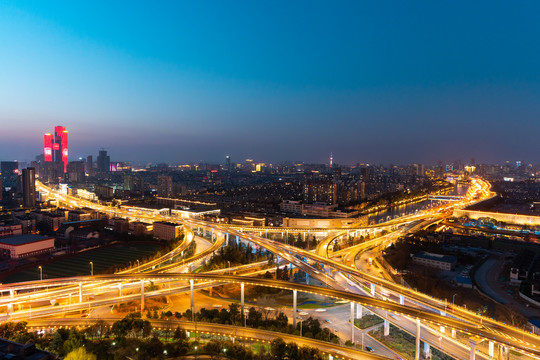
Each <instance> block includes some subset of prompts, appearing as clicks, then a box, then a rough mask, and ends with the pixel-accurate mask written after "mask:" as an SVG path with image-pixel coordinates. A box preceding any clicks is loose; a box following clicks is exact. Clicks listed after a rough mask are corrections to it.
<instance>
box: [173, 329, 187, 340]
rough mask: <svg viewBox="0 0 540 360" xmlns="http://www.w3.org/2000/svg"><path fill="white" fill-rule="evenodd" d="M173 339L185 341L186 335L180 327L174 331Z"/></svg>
mask: <svg viewBox="0 0 540 360" xmlns="http://www.w3.org/2000/svg"><path fill="white" fill-rule="evenodd" d="M173 339H174V340H177V341H178V340H186V339H187V334H186V332H185V331H184V330H183V329H180V326H177V327H176V329H175V330H174V335H173Z"/></svg>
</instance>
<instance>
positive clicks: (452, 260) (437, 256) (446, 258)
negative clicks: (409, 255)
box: [414, 251, 457, 263]
mask: <svg viewBox="0 0 540 360" xmlns="http://www.w3.org/2000/svg"><path fill="white" fill-rule="evenodd" d="M414 257H418V258H422V259H429V260H435V261H440V262H446V263H455V262H456V261H457V258H456V257H455V256H452V255H440V254H433V253H429V252H424V251H422V252H419V253H417V254H414Z"/></svg>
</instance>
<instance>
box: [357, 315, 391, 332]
mask: <svg viewBox="0 0 540 360" xmlns="http://www.w3.org/2000/svg"><path fill="white" fill-rule="evenodd" d="M383 322H384V320H383V319H381V318H380V317H378V316H377V315H371V314H370V315H364V316H362V318H361V319H355V320H354V325H356V326H357V327H359V328H360V329H367V328H369V327H372V326H374V325H378V324H382V323H383Z"/></svg>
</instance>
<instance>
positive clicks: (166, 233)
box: [154, 221, 182, 240]
mask: <svg viewBox="0 0 540 360" xmlns="http://www.w3.org/2000/svg"><path fill="white" fill-rule="evenodd" d="M181 233H182V225H179V224H174V223H170V222H163V221H156V222H154V237H156V238H158V239H160V240H173V239H176V238H177V237H179V236H180V234H181Z"/></svg>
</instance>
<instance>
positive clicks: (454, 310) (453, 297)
mask: <svg viewBox="0 0 540 360" xmlns="http://www.w3.org/2000/svg"><path fill="white" fill-rule="evenodd" d="M456 295H457V294H454V295H452V312H453V313H455V312H456V309H455V308H454V304H455V302H454V299H455V297H456Z"/></svg>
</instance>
